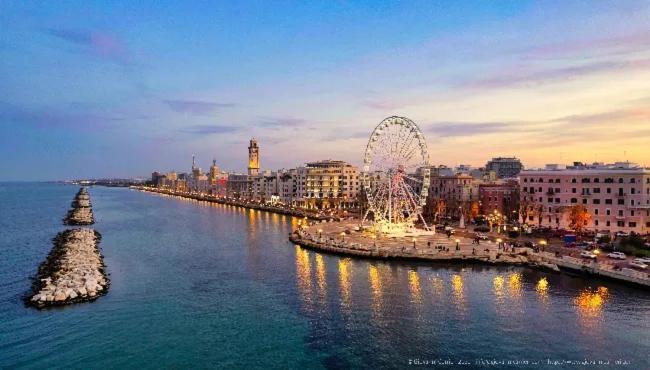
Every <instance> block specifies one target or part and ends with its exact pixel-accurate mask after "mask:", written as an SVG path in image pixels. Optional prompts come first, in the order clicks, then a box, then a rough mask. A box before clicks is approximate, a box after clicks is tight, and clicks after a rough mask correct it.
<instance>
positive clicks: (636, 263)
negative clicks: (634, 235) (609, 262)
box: [628, 260, 648, 270]
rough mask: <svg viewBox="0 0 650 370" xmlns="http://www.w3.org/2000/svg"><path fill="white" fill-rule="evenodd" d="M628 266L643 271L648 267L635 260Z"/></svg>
mask: <svg viewBox="0 0 650 370" xmlns="http://www.w3.org/2000/svg"><path fill="white" fill-rule="evenodd" d="M628 265H629V266H630V267H635V268H638V269H642V270H645V269H647V268H648V265H646V264H645V263H643V262H639V261H637V260H634V261H632V262H630V263H629V264H628Z"/></svg>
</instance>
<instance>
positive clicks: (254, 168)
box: [248, 138, 260, 176]
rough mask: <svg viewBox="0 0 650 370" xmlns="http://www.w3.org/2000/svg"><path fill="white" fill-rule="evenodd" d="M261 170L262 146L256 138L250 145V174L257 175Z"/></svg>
mask: <svg viewBox="0 0 650 370" xmlns="http://www.w3.org/2000/svg"><path fill="white" fill-rule="evenodd" d="M259 171H260V148H259V146H257V140H255V138H253V139H251V140H250V143H249V145H248V175H249V176H257V175H258V174H259Z"/></svg>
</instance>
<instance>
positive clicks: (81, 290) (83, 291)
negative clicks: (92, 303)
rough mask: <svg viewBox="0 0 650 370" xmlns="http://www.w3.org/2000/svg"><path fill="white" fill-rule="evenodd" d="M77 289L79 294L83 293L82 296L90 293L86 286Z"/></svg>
mask: <svg viewBox="0 0 650 370" xmlns="http://www.w3.org/2000/svg"><path fill="white" fill-rule="evenodd" d="M77 291H78V292H79V294H80V295H82V296H86V295H88V291H87V290H86V288H84V287H80V288H79V289H77Z"/></svg>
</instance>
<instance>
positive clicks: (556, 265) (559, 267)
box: [288, 230, 650, 290]
mask: <svg viewBox="0 0 650 370" xmlns="http://www.w3.org/2000/svg"><path fill="white" fill-rule="evenodd" d="M288 238H289V241H290V242H291V243H294V244H297V245H299V246H301V247H303V248H306V249H310V250H314V251H318V252H323V253H328V254H334V255H339V256H349V257H355V258H363V259H373V260H383V261H411V262H428V263H465V264H482V265H486V266H516V267H527V268H530V269H534V270H538V271H544V272H553V273H562V274H568V275H574V276H575V275H579V276H581V277H582V278H585V277H595V278H597V279H603V280H608V281H613V282H618V283H621V284H625V285H628V286H633V287H636V288H641V289H646V290H650V279H649V278H648V277H647V274H646V273H642V272H638V271H635V272H632V273H628V274H625V273H623V272H617V271H614V270H611V269H609V270H608V269H603V268H598V267H597V266H593V265H585V264H582V263H581V262H580V260H579V259H576V258H573V257H566V258H562V257H560V258H556V257H554V256H553V254H552V253H548V252H542V253H534V252H532V249H530V248H522V250H521V251H520V252H511V253H498V252H496V253H495V252H492V253H489V254H484V253H483V254H476V255H468V254H466V253H462V252H460V251H454V252H453V253H436V254H425V253H417V254H413V253H408V251H381V250H379V249H376V248H372V247H364V246H354V247H353V246H352V245H349V244H345V243H327V242H321V241H318V240H314V239H312V238H309V236H305V235H304V234H303V235H301V234H300V232H298V231H297V230H296V231H294V232H292V233H291V234H290V235H289V237H288ZM632 271H634V270H632Z"/></svg>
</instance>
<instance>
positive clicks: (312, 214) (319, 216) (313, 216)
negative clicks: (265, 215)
mask: <svg viewBox="0 0 650 370" xmlns="http://www.w3.org/2000/svg"><path fill="white" fill-rule="evenodd" d="M130 188H131V189H135V190H140V191H146V192H151V193H158V194H165V195H171V196H177V197H182V198H186V199H194V200H198V201H203V202H212V203H219V204H226V205H231V206H238V207H243V208H250V209H258V210H261V211H266V212H273V213H279V214H283V215H288V216H295V217H303V218H305V217H306V218H308V219H310V220H316V221H324V220H340V217H338V216H336V215H334V214H326V213H319V212H317V211H311V210H304V209H300V208H294V207H286V206H279V205H277V206H276V205H269V204H262V203H257V202H251V201H245V200H238V199H234V198H226V197H220V196H214V195H209V194H201V193H196V192H183V191H175V190H169V189H159V188H152V187H148V186H131V187H130Z"/></svg>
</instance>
